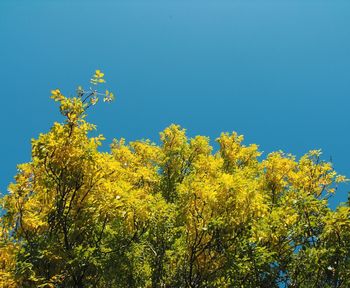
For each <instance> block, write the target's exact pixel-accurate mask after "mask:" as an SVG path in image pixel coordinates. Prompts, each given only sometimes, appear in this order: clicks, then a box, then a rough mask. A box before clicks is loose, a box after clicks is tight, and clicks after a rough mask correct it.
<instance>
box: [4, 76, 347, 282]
mask: <svg viewBox="0 0 350 288" xmlns="http://www.w3.org/2000/svg"><path fill="white" fill-rule="evenodd" d="M104 82H105V80H104V74H103V73H102V72H101V71H99V70H97V71H96V73H95V74H94V75H93V77H92V79H91V84H93V85H94V86H93V87H95V86H96V85H97V86H98V85H100V84H103V83H104ZM98 87H99V86H98ZM51 97H52V98H53V99H54V100H55V101H57V102H58V103H59V105H60V106H59V107H60V112H61V114H62V115H63V116H64V117H65V121H64V122H63V123H54V124H53V126H52V128H51V130H50V131H49V132H48V133H45V134H40V135H39V137H38V138H37V139H35V140H33V141H32V158H31V161H30V162H28V163H25V164H21V165H18V173H17V175H16V176H15V181H14V183H12V184H10V186H9V189H8V190H9V191H8V193H7V194H5V195H4V196H3V197H2V199H1V204H2V209H3V213H2V216H1V220H0V286H1V287H305V288H308V287H350V218H349V206H348V205H347V204H344V205H341V206H339V207H338V208H337V209H336V210H331V209H330V208H328V202H327V200H328V198H329V197H330V196H332V195H333V194H334V193H335V192H336V189H337V185H338V183H342V182H345V181H347V180H346V179H345V177H343V176H340V175H338V174H337V173H336V172H335V171H334V169H333V166H332V164H331V163H328V162H324V161H322V160H321V152H320V151H318V150H314V151H310V152H309V153H307V154H306V155H304V156H303V157H301V158H300V159H299V160H297V159H296V158H295V157H294V156H292V155H289V154H285V153H283V152H281V151H278V152H275V153H271V154H269V155H266V156H263V155H261V154H262V153H261V152H260V151H259V148H258V146H257V145H255V144H253V145H248V146H246V145H244V144H243V136H241V135H238V134H236V133H232V134H228V133H223V134H222V135H221V136H220V137H219V138H218V139H216V141H217V142H218V144H219V148H218V150H217V151H214V150H213V148H212V147H211V146H210V143H209V139H208V138H207V137H203V136H197V137H194V138H191V139H189V138H188V137H187V136H186V131H185V130H184V129H182V128H181V127H179V126H177V125H171V126H170V127H168V128H166V129H165V130H164V131H163V132H161V133H160V143H161V144H160V145H156V144H154V143H152V142H151V141H149V140H143V141H135V142H131V143H127V142H125V140H124V139H119V140H117V139H116V140H114V141H113V143H112V144H111V149H110V152H109V153H107V152H100V151H99V146H100V145H101V142H102V141H103V140H104V138H103V136H102V135H100V136H97V137H90V136H89V132H91V131H92V130H95V126H94V125H92V124H89V123H88V122H86V120H85V117H86V111H87V109H89V108H90V107H91V106H93V105H95V104H96V103H97V101H98V99H99V98H102V99H103V100H104V101H105V102H109V101H112V100H113V99H114V95H113V93H111V92H109V91H108V90H107V91H106V92H105V93H100V92H98V91H97V88H96V90H95V89H92V88H90V89H88V90H84V89H83V88H82V87H78V89H77V91H76V96H75V97H73V98H68V97H65V96H64V95H63V94H62V93H61V91H60V90H59V89H56V90H53V91H52V96H51Z"/></svg>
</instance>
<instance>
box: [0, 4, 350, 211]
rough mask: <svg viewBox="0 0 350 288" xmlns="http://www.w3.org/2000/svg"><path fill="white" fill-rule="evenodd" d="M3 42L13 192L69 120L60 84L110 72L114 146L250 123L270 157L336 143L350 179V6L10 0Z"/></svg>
mask: <svg viewBox="0 0 350 288" xmlns="http://www.w3.org/2000/svg"><path fill="white" fill-rule="evenodd" d="M0 36H1V38H0V39H1V42H0V64H1V69H0V79H1V80H0V81H1V82H0V83H1V86H0V87H1V108H2V109H1V113H0V121H1V123H2V131H1V135H2V136H1V142H0V159H1V165H0V169H1V170H0V173H1V180H0V191H2V192H5V191H6V187H7V185H8V183H9V182H10V181H12V177H13V176H14V174H15V172H16V164H18V163H23V162H26V161H28V160H29V159H30V139H31V138H34V137H37V136H38V134H39V133H40V132H45V131H47V130H48V129H49V128H50V126H51V124H52V123H53V122H54V121H59V120H61V118H60V116H59V113H58V110H57V106H56V105H55V104H54V103H53V101H52V100H50V99H49V96H50V90H51V89H53V88H60V89H61V91H62V92H63V93H65V94H66V95H69V94H70V93H73V92H74V90H75V88H76V87H77V86H78V85H87V84H88V79H89V77H90V75H91V74H92V73H93V71H94V70H95V69H97V68H99V69H101V70H103V71H104V72H105V73H106V79H107V81H108V87H109V88H110V90H114V91H115V92H116V94H117V99H116V101H115V102H114V103H112V104H111V105H101V104H100V103H99V104H100V105H98V107H97V108H96V109H95V111H93V112H90V114H91V115H89V121H90V122H93V123H95V124H97V126H98V129H99V133H103V134H104V135H105V136H106V137H107V144H108V143H110V142H111V140H112V139H113V138H115V137H125V138H126V139H127V140H135V139H141V138H150V139H152V140H153V141H157V139H158V133H159V131H161V130H163V129H164V128H165V127H167V126H168V125H169V124H171V123H177V124H180V125H182V126H183V127H185V128H187V130H188V134H189V135H190V136H194V135H197V134H201V135H206V136H210V138H211V139H212V140H214V139H215V138H216V137H218V136H219V134H220V133H221V132H222V131H229V132H230V131H237V132H238V133H240V134H244V135H245V139H246V141H245V142H246V143H257V144H259V145H260V149H261V150H262V151H264V154H265V155H266V154H267V153H269V152H271V151H274V150H280V149H281V150H283V151H285V152H290V153H293V154H295V155H298V156H300V155H302V154H303V153H305V152H307V151H308V150H310V149H322V150H323V153H324V159H325V160H328V159H330V157H332V159H333V162H334V166H335V168H336V170H337V171H339V172H340V173H343V174H346V175H348V176H350V135H349V106H350V81H349V80H350V2H349V1H336V0H329V1H322V0H315V1H309V0H300V1H298V0H290V1H283V0H275V1H264V0H260V1H251V0H242V1H235V0H232V1H220V0H216V1H214V0H213V1H206V0H201V1H194V0H193V1H191V0H187V1H184V0H183V1H182V0H177V1H176V0H174V1H167V0H159V1H157V0H143V1H133V0H124V1H118V0H115V1H97V0H96V1H73V0H71V1H62V0H61V1H58V0H57V1H52V0H51V1H48V0H46V1H35V0H32V1H24V0H23V1H16V0H11V1H10V0H1V1H0ZM348 190H350V186H349V185H347V186H344V187H342V189H340V191H339V194H338V195H337V196H335V197H334V198H333V199H332V200H331V201H332V205H333V206H334V205H336V204H337V203H339V202H341V201H345V200H346V198H347V191H348Z"/></svg>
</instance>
